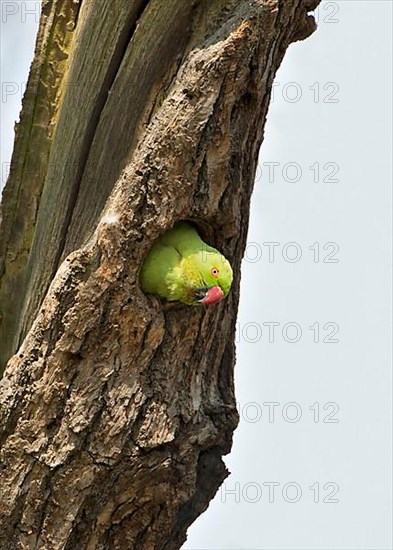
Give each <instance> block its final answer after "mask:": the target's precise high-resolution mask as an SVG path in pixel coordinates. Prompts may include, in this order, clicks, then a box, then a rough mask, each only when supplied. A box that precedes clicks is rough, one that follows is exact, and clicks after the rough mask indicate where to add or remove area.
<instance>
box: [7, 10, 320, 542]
mask: <svg viewBox="0 0 393 550" xmlns="http://www.w3.org/2000/svg"><path fill="white" fill-rule="evenodd" d="M191 5H192V7H193V10H192V12H190V14H189V15H190V17H191V19H190V26H189V28H188V29H186V28H185V27H184V23H183V22H184V20H185V18H186V15H187V14H186V11H182V10H186V8H184V0H178V1H174V0H171V1H168V3H163V2H160V3H156V2H155V1H154V0H153V1H152V2H151V3H150V2H149V5H147V6H145V8H144V12H143V15H142V19H141V21H140V27H139V25H137V26H136V30H135V32H134V33H133V37H134V39H135V42H137V33H138V29H139V28H141V27H142V24H144V25H146V28H145V29H144V30H143V33H141V35H140V36H139V38H138V40H141V43H140V44H139V45H138V47H137V49H136V50H135V51H136V52H138V51H139V52H142V51H143V52H144V55H146V51H147V50H146V47H144V46H143V39H144V37H146V40H147V44H148V45H149V48H151V55H152V56H153V57H155V56H156V55H157V50H156V49H155V47H154V44H153V43H152V41H151V37H152V36H154V34H156V36H157V37H158V35H159V33H160V32H161V31H162V29H164V28H165V29H166V30H165V32H163V34H165V33H166V32H168V33H169V34H170V33H171V31H170V29H171V28H172V27H171V26H170V25H169V23H170V19H169V18H168V17H167V16H164V14H167V13H169V12H167V11H166V10H169V9H172V10H174V11H173V12H171V13H172V14H176V13H178V14H180V13H181V14H182V17H183V19H182V18H180V20H181V21H182V23H181V25H180V26H179V27H180V28H181V29H183V27H184V30H183V31H181V30H179V31H176V33H177V32H179V33H180V37H179V38H180V40H179V44H180V46H179V48H180V50H179V49H178V47H177V46H176V47H173V48H172V47H169V45H168V44H169V42H170V41H169V42H168V40H167V41H166V42H165V39H164V38H162V39H161V38H160V40H158V38H157V41H158V42H159V44H160V47H159V50H160V49H161V48H168V52H169V53H168V57H165V55H164V54H163V56H162V59H159V60H157V64H156V65H154V62H155V61H154V60H153V59H151V63H152V64H153V65H154V68H153V69H152V72H151V73H150V72H149V68H148V67H147V69H146V73H147V76H145V78H146V83H147V89H145V88H143V90H140V93H139V95H137V97H138V102H139V101H140V102H141V104H138V109H137V114H135V116H134V117H132V116H131V115H130V114H129V113H128V111H127V107H126V90H127V81H132V78H133V76H132V75H133V74H134V71H135V70H136V68H135V67H137V66H138V58H137V56H135V52H134V53H132V40H133V39H131V41H130V43H129V45H128V48H127V49H126V51H125V52H124V55H125V57H124V60H123V61H124V62H123V63H120V64H119V65H118V73H116V76H115V78H113V79H112V81H113V85H112V88H113V90H116V93H118V97H119V102H120V103H119V104H118V105H119V106H121V109H120V112H119V113H117V112H116V108H115V107H116V102H112V99H111V98H112V95H111V94H110V95H109V99H108V100H107V101H106V102H105V104H104V105H102V111H101V115H100V117H99V120H98V119H95V120H96V121H97V120H98V124H96V125H95V130H94V136H92V135H91V133H92V130H91V129H92V126H91V125H90V126H89V124H90V123H89V122H87V124H86V127H85V129H84V130H82V132H85V134H84V135H87V133H88V128H89V127H90V137H93V140H91V147H90V148H89V154H87V151H86V149H85V148H83V145H81V144H82V143H83V139H82V137H80V138H79V137H77V136H75V135H74V134H71V135H72V139H75V140H77V139H79V141H78V144H77V145H76V146H77V148H78V150H79V152H80V153H81V152H82V151H84V156H83V158H82V161H83V162H85V161H86V168H84V170H86V174H96V175H97V176H99V170H101V169H102V170H105V177H104V178H103V180H102V181H101V183H100V184H97V185H95V184H94V186H93V187H92V189H94V193H97V195H98V197H97V200H98V201H99V203H100V206H99V207H98V208H96V207H95V206H93V207H92V206H91V205H90V203H91V202H93V201H95V199H96V197H95V195H93V196H92V195H90V194H89V192H88V190H87V189H88V182H89V181H90V182H91V180H89V178H87V176H85V172H84V173H83V174H82V178H79V179H77V181H79V183H78V189H77V190H76V191H75V189H74V191H72V192H71V193H70V190H68V191H67V193H69V194H67V195H64V196H63V197H65V198H64V199H63V200H64V201H65V203H64V204H63V203H57V204H58V207H57V208H56V212H57V213H58V214H59V215H60V213H61V210H62V209H67V208H69V207H72V208H71V213H72V212H73V211H74V210H75V211H76V210H78V209H79V210H78V211H80V214H81V216H82V207H83V206H85V208H86V220H87V221H86V222H85V221H82V222H81V223H79V222H78V220H77V219H76V218H77V216H75V217H74V219H73V218H72V216H70V211H68V214H67V216H66V219H65V218H63V222H62V224H63V226H62V229H59V233H58V234H57V236H56V239H58V248H57V254H58V256H57V260H58V259H59V257H60V255H61V254H62V253H63V250H62V247H63V246H64V244H65V243H66V247H69V250H71V249H73V248H74V247H76V246H78V247H79V248H78V249H76V250H74V251H72V252H71V253H70V254H69V255H68V257H67V258H66V259H65V260H64V261H63V263H62V264H61V266H60V268H59V270H58V272H57V274H56V275H55V277H54V278H53V276H49V278H48V277H47V275H45V271H46V268H45V267H43V268H41V266H38V269H36V266H35V265H32V271H31V273H33V272H35V273H36V275H35V277H36V281H37V283H35V282H34V283H33V284H32V286H30V287H29V290H28V291H27V299H28V301H30V302H31V299H32V295H31V293H32V292H33V290H34V289H36V290H37V292H38V296H37V299H36V300H35V305H34V307H33V309H32V310H31V311H35V308H37V307H38V306H39V303H40V301H41V300H42V298H43V295H44V294H45V285H47V284H48V282H50V281H51V286H50V289H49V291H48V293H47V295H46V297H45V299H44V301H43V303H42V305H41V307H40V309H39V312H38V314H34V315H33V317H34V323H33V325H32V327H31V328H30V330H29V332H28V334H27V337H26V338H25V340H24V342H23V344H22V346H21V347H20V349H19V350H18V354H17V355H15V356H14V357H13V358H12V359H11V360H10V362H9V364H8V367H7V369H6V372H5V376H4V379H3V380H2V381H1V383H0V403H1V409H0V445H1V454H0V456H1V462H0V466H1V470H0V471H1V474H0V476H1V479H0V486H1V491H2V496H1V501H0V547H1V546H2V545H8V547H9V548H10V549H12V548H14V547H15V548H16V547H17V546H18V545H19V546H18V547H19V548H29V549H30V548H42V549H44V548H51V549H52V548H53V549H58V548H59V549H60V548H66V549H74V548H89V549H99V548H102V549H103V548H108V549H109V548H110V549H131V548H135V549H139V548H156V549H160V548H161V549H167V550H169V549H175V548H179V547H180V545H181V544H182V542H183V541H184V540H185V538H186V531H187V528H188V526H189V525H190V524H191V523H192V522H193V521H194V519H195V518H196V517H197V516H198V515H199V514H200V513H201V512H202V511H203V510H205V509H206V508H207V506H208V503H209V501H210V499H211V498H212V497H213V496H214V494H215V492H216V490H217V488H218V487H219V485H220V484H221V482H222V480H223V479H224V478H225V476H226V475H227V472H226V468H225V466H224V464H223V462H222V455H223V454H226V453H227V452H229V450H230V448H231V440H232V433H233V430H234V429H235V427H236V424H237V421H238V416H237V411H236V405H235V396H234V388H233V367H234V361H235V349H234V335H235V322H236V313H237V304H238V296H239V279H240V263H241V258H242V255H243V252H244V249H245V244H246V235H247V225H248V213H249V202H250V197H251V193H252V188H253V181H254V175H255V168H256V163H257V156H258V150H259V146H260V144H261V141H262V136H263V127H264V121H265V117H266V113H267V108H268V104H269V98H270V91H271V86H272V82H273V78H274V75H275V72H276V70H277V68H278V66H279V65H280V62H281V60H282V57H283V55H284V53H285V50H286V48H287V47H288V45H289V44H290V42H291V41H293V40H295V39H298V38H299V37H304V36H305V35H307V33H309V32H311V30H312V28H313V26H312V24H310V23H309V19H308V18H307V10H308V9H310V8H311V5H310V4H307V3H305V2H301V1H295V0H294V1H289V0H288V1H287V2H285V3H283V2H276V1H274V0H247V1H242V0H236V1H235V0H225V1H223V0H209V1H202V0H201V1H199V2H190V6H191ZM180 6H183V7H180ZM190 6H188V7H190ZM194 6H195V8H194ZM150 9H151V10H153V12H152V13H155V16H154V17H153V15H152V13H150V16H149V17H148V16H147V14H148V10H150ZM154 10H157V11H156V12H154ZM161 10H162V12H161ZM159 13H160V15H159ZM82 14H83V4H82V12H81V15H80V17H79V19H78V25H82V27H80V28H81V30H80V36H81V37H82V36H83V33H84V31H83V25H84V23H85V20H84V19H83V16H82ZM89 14H90V12H88V11H87V12H86V21H88V20H89V17H90V15H89ZM143 17H146V21H145V22H143ZM156 23H157V24H158V27H155V24H156ZM150 26H151V29H150ZM161 26H162V27H161ZM175 28H176V27H175ZM90 29H91V30H90V32H93V30H94V25H93V26H91V27H90ZM153 29H154V30H155V31H156V32H155V33H154V32H153ZM305 29H307V30H305ZM77 32H79V31H77ZM170 36H172V35H171V34H170ZM173 38H175V37H173ZM81 40H82V38H81ZM161 40H162V42H161ZM76 43H77V42H74V44H76ZM81 44H82V41H81ZM165 44H166V45H165ZM79 47H82V46H79ZM87 47H88V44H87V43H86V44H84V46H83V48H87ZM75 48H76V46H75ZM163 51H164V50H163ZM78 55H80V57H79V59H80V60H82V59H84V57H83V55H82V54H78V52H77V50H75V52H74V53H73V56H74V57H73V59H74V60H75V61H73V62H74V63H77V61H76V59H77V58H78ZM91 55H92V56H93V57H92V58H91V59H90V61H91V64H92V65H94V63H95V62H96V61H97V58H96V57H94V51H92V52H91ZM180 55H181V57H180ZM80 62H82V61H80ZM142 62H143V63H144V64H145V65H146V64H148V63H149V62H148V58H146V59H145V57H144V56H143V57H142ZM78 63H79V61H78ZM86 66H88V67H90V65H89V63H87V60H86ZM75 70H76V69H75ZM89 70H92V69H91V67H90V69H89ZM139 70H141V69H139ZM154 71H158V74H159V79H158V80H157V82H154V81H153V74H154ZM71 73H72V65H71V68H70V70H69V74H71ZM96 92H97V90H94V91H92V92H91V93H92V94H93V93H94V94H96ZM65 97H66V96H65ZM99 97H100V96H99V94H98V95H97V94H96V95H95V97H94V98H93V100H92V103H93V104H95V105H96V104H97V101H98V102H99V101H100V100H99ZM101 99H102V98H101ZM69 101H70V103H66V99H65V100H64V103H63V107H62V109H64V112H63V113H61V115H60V117H61V116H64V117H65V118H66V117H67V115H68V117H69V118H70V119H71V118H77V117H74V116H73V114H74V113H73V112H72V111H71V110H70V106H69V105H71V104H72V101H71V100H69ZM66 105H67V107H66ZM74 105H75V104H74ZM90 107H91V106H90ZM126 111H127V112H126ZM78 116H79V114H78ZM80 117H81V118H84V114H83V113H81V114H80ZM111 117H114V118H113V119H114V120H116V122H117V123H119V135H120V136H121V137H122V139H124V140H125V142H123V141H122V143H121V144H120V145H119V149H120V151H119V152H117V151H116V152H114V153H113V158H114V160H115V165H116V166H115V167H114V168H112V167H108V166H106V163H108V162H109V163H110V158H111V151H112V149H111V148H113V150H114V149H115V144H113V143H112V141H113V139H117V133H116V130H114V129H112V128H111V124H110V122H111ZM122 117H125V118H126V120H127V121H128V122H127V124H131V123H132V124H134V126H133V127H132V131H130V132H129V133H127V124H126V125H124V126H123V125H121V119H122ZM87 118H88V117H87ZM87 118H86V119H85V121H87ZM90 120H91V119H90ZM66 122H67V121H66V120H64V122H63V123H64V124H66ZM68 124H69V125H70V126H68V127H69V128H71V126H72V128H74V129H75V128H76V125H75V124H76V123H75V122H71V120H69V121H68ZM57 131H58V132H59V134H58V135H59V136H62V138H61V139H60V137H59V141H58V142H57V145H56V147H57V148H58V151H59V152H58V153H57V154H59V155H60V158H63V157H61V155H62V154H65V153H63V150H64V151H66V152H68V154H70V151H71V149H72V148H70V146H69V143H67V140H69V139H70V136H69V134H68V133H67V132H65V130H61V126H60V122H59V126H58V129H57ZM107 131H109V132H111V133H110V134H109V137H108V139H107V140H106V139H105V138H104V136H105V133H106V132H107ZM96 136H100V137H99V138H98V137H97V140H96V143H94V141H95V139H96ZM56 139H57V137H56ZM54 143H56V140H55V142H54ZM93 151H94V153H93ZM52 154H53V155H55V154H56V152H55V150H54V149H52ZM89 155H90V158H88V157H89ZM64 158H68V157H64ZM75 158H76V160H77V161H78V162H79V160H80V157H79V156H78V155H76V157H75ZM94 161H95V162H94ZM83 162H82V163H83ZM95 163H96V164H97V166H98V167H101V168H97V170H98V171H97V172H95V170H94V164H95ZM123 164H124V165H125V167H124V170H123V172H122V173H121V175H120V177H118V178H117V176H116V172H117V170H120V169H121V167H122V165H123ZM64 169H65V171H67V170H68V168H66V167H65V168H64ZM59 177H62V171H61V170H60V172H59ZM85 177H86V178H87V180H86V182H85V183H84V181H85V180H84V178H85ZM89 177H90V176H89ZM106 178H108V181H107V179H106ZM115 179H117V181H116V183H115V185H114V186H113V184H114V180H115ZM71 180H72V178H69V179H67V180H66V179H65V180H64V182H66V181H68V182H71ZM48 181H49V180H48ZM51 181H52V180H51ZM69 184H71V183H69ZM85 185H86V186H87V187H86V188H85V187H84V186H85ZM48 189H49V188H48ZM54 192H55V193H58V192H59V191H54ZM64 192H65V191H64ZM108 194H110V195H109V199H108V201H107V203H106V206H105V209H104V211H103V212H102V213H101V215H100V216H99V221H98V225H96V227H95V229H94V230H93V228H94V225H95V224H96V223H97V222H96V218H97V216H98V215H99V211H100V209H101V207H102V205H103V203H104V201H105V199H106V197H107V196H108ZM57 196H58V195H57ZM57 200H58V199H57ZM42 201H44V198H43V199H42ZM78 201H80V205H79V206H78ZM50 203H51V201H50V200H49V198H48V199H47V202H46V203H45V204H46V205H47V206H46V208H49V206H50ZM43 204H44V202H42V204H41V206H40V208H41V207H42V208H44V207H43V206H42V205H43ZM53 204H55V203H53V201H52V208H53V207H54V206H53ZM50 214H51V213H50V211H49V210H48V215H50ZM82 218H83V220H84V214H83V216H82ZM179 219H192V220H194V221H196V223H198V224H199V226H200V228H201V230H202V231H203V232H204V234H205V235H206V236H207V237H208V240H209V241H210V242H211V244H213V245H215V246H217V247H218V248H219V249H220V250H222V251H223V253H224V254H225V255H226V257H227V258H228V259H229V260H230V261H231V263H232V266H233V268H234V275H235V280H234V287H233V290H232V292H231V294H230V296H229V298H228V299H227V300H226V301H224V302H222V303H220V304H219V305H217V306H216V307H211V308H208V309H204V308H199V307H195V308H194V307H189V306H184V305H168V304H163V303H161V302H159V301H158V300H156V299H152V298H149V297H147V296H145V295H144V294H143V293H142V291H141V289H140V286H139V282H138V273H139V268H140V266H141V263H142V260H143V258H144V255H145V254H146V252H147V250H148V248H149V246H150V245H151V243H152V242H153V240H154V239H155V238H156V237H157V236H158V235H159V234H160V233H161V232H162V231H165V230H166V229H168V228H169V227H171V226H172V225H173V223H174V222H175V221H176V220H179ZM64 220H65V221H64ZM68 222H71V226H70V228H69V233H68V235H67V227H65V225H67V223H68ZM40 223H41V224H43V223H44V221H39V222H38V224H40ZM43 227H44V226H43V225H42V226H41V228H40V232H41V237H40V238H41V239H42V241H41V244H39V241H38V237H37V240H36V243H35V247H36V248H35V252H34V254H35V255H36V256H35V257H36V258H39V257H41V258H44V255H45V251H46V250H47V249H46V246H47V244H48V243H50V242H51V241H53V242H52V244H50V246H51V247H53V249H56V243H55V242H54V239H53V236H52V235H48V236H46V237H45V232H44V230H43ZM51 228H53V226H51ZM38 230H39V228H38V226H37V232H38ZM51 230H52V229H51ZM90 231H92V234H91V237H90V239H89V241H88V242H87V243H86V242H83V237H84V235H85V234H86V232H87V233H88V232H90ZM37 235H38V233H37ZM59 239H60V240H59ZM67 239H69V240H68V244H67ZM32 257H33V256H32ZM41 273H42V274H43V275H42V276H41ZM41 277H43V278H41ZM44 277H47V278H46V279H45V281H46V283H45V284H43V283H42V281H44ZM38 281H41V283H39V282H38ZM29 282H30V281H29ZM30 284H31V282H30ZM28 311H30V309H28ZM33 317H32V318H33ZM32 318H31V320H32ZM27 328H28V327H26V329H27ZM8 547H7V548H8Z"/></svg>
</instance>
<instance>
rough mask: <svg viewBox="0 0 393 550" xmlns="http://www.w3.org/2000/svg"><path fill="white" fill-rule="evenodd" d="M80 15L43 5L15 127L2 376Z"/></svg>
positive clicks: (0, 320) (1, 248)
mask: <svg viewBox="0 0 393 550" xmlns="http://www.w3.org/2000/svg"><path fill="white" fill-rule="evenodd" d="M78 11H79V1H73V0H53V1H49V0H43V2H42V15H41V21H40V27H39V31H38V36H37V42H36V49H35V56H34V61H33V63H32V66H31V70H30V75H29V81H28V85H27V88H26V93H25V95H24V98H23V107H22V112H21V116H20V122H19V124H17V125H16V127H15V145H14V151H13V155H12V160H11V167H10V175H9V178H8V181H7V185H6V187H5V189H4V192H3V197H2V202H1V216H0V218H1V220H0V376H1V373H2V370H3V367H4V365H5V363H6V361H7V359H8V358H9V357H10V355H11V354H12V353H13V351H15V346H14V337H15V332H16V330H17V325H18V319H19V314H20V308H21V305H22V300H23V296H24V286H25V271H26V265H27V261H28V256H29V251H30V247H31V243H32V239H33V236H34V228H35V224H36V217H37V210H38V205H39V202H40V197H41V193H42V189H43V186H44V181H45V176H46V172H47V168H48V159H49V154H50V150H51V144H52V139H53V132H54V128H55V126H56V121H57V114H58V107H59V103H60V99H61V85H62V82H63V79H64V76H65V73H66V62H67V58H68V52H69V48H70V44H71V41H72V37H73V29H74V27H75V24H76V20H77V16H78Z"/></svg>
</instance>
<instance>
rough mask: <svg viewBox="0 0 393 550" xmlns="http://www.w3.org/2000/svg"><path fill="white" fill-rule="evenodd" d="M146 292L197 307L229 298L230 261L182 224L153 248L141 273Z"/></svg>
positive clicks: (158, 240)
mask: <svg viewBox="0 0 393 550" xmlns="http://www.w3.org/2000/svg"><path fill="white" fill-rule="evenodd" d="M140 280H141V285H142V289H143V290H144V292H146V293H149V294H156V295H157V296H160V297H161V298H165V299H166V300H169V301H174V300H178V301H180V302H183V303H186V304H190V305H194V304H200V303H205V304H209V303H214V302H216V301H218V300H219V299H221V297H225V296H226V295H227V294H228V292H229V290H230V288H231V284H232V269H231V266H230V264H229V262H228V260H227V259H226V258H225V257H224V256H223V255H222V254H221V253H220V252H218V250H216V249H215V248H213V247H211V246H209V245H207V244H206V243H204V242H203V241H202V239H201V238H200V236H199V235H198V232H197V231H196V229H195V227H194V226H193V225H192V224H190V223H187V222H178V223H177V224H176V225H175V226H174V227H173V229H170V230H169V231H167V232H166V233H164V234H163V235H161V237H159V238H158V239H157V241H156V242H155V243H154V244H153V245H152V247H151V249H150V251H149V253H148V255H147V257H146V259H145V261H144V263H143V266H142V269H141V275H140Z"/></svg>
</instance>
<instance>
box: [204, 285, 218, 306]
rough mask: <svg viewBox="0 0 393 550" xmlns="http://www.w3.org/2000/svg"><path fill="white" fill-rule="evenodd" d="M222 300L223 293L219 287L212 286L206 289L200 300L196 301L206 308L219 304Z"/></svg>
mask: <svg viewBox="0 0 393 550" xmlns="http://www.w3.org/2000/svg"><path fill="white" fill-rule="evenodd" d="M223 298H224V293H223V291H222V290H221V288H220V287H219V286H212V287H211V288H209V289H208V291H207V292H206V294H205V296H204V297H203V298H202V300H198V301H199V302H200V303H201V304H205V305H206V306H208V305H210V304H214V303H215V302H219V301H220V300H222V299H223Z"/></svg>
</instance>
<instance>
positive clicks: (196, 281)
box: [179, 247, 233, 305]
mask: <svg viewBox="0 0 393 550" xmlns="http://www.w3.org/2000/svg"><path fill="white" fill-rule="evenodd" d="M179 270H180V271H181V278H182V282H183V284H184V288H187V291H188V292H187V294H188V296H187V297H185V298H186V299H185V300H184V301H186V300H187V301H188V303H192V304H194V305H197V304H203V305H210V304H214V303H216V302H219V301H220V300H222V299H223V298H225V297H226V296H227V295H228V293H229V291H230V289H231V285H232V280H233V273H232V268H231V265H230V263H229V262H228V260H227V259H226V258H225V257H224V256H223V255H222V254H220V253H219V252H218V251H217V250H215V249H212V248H211V247H209V250H208V251H206V250H201V251H198V252H196V253H194V254H191V255H190V256H187V257H186V258H184V259H183V260H182V262H181V263H180V266H179Z"/></svg>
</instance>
